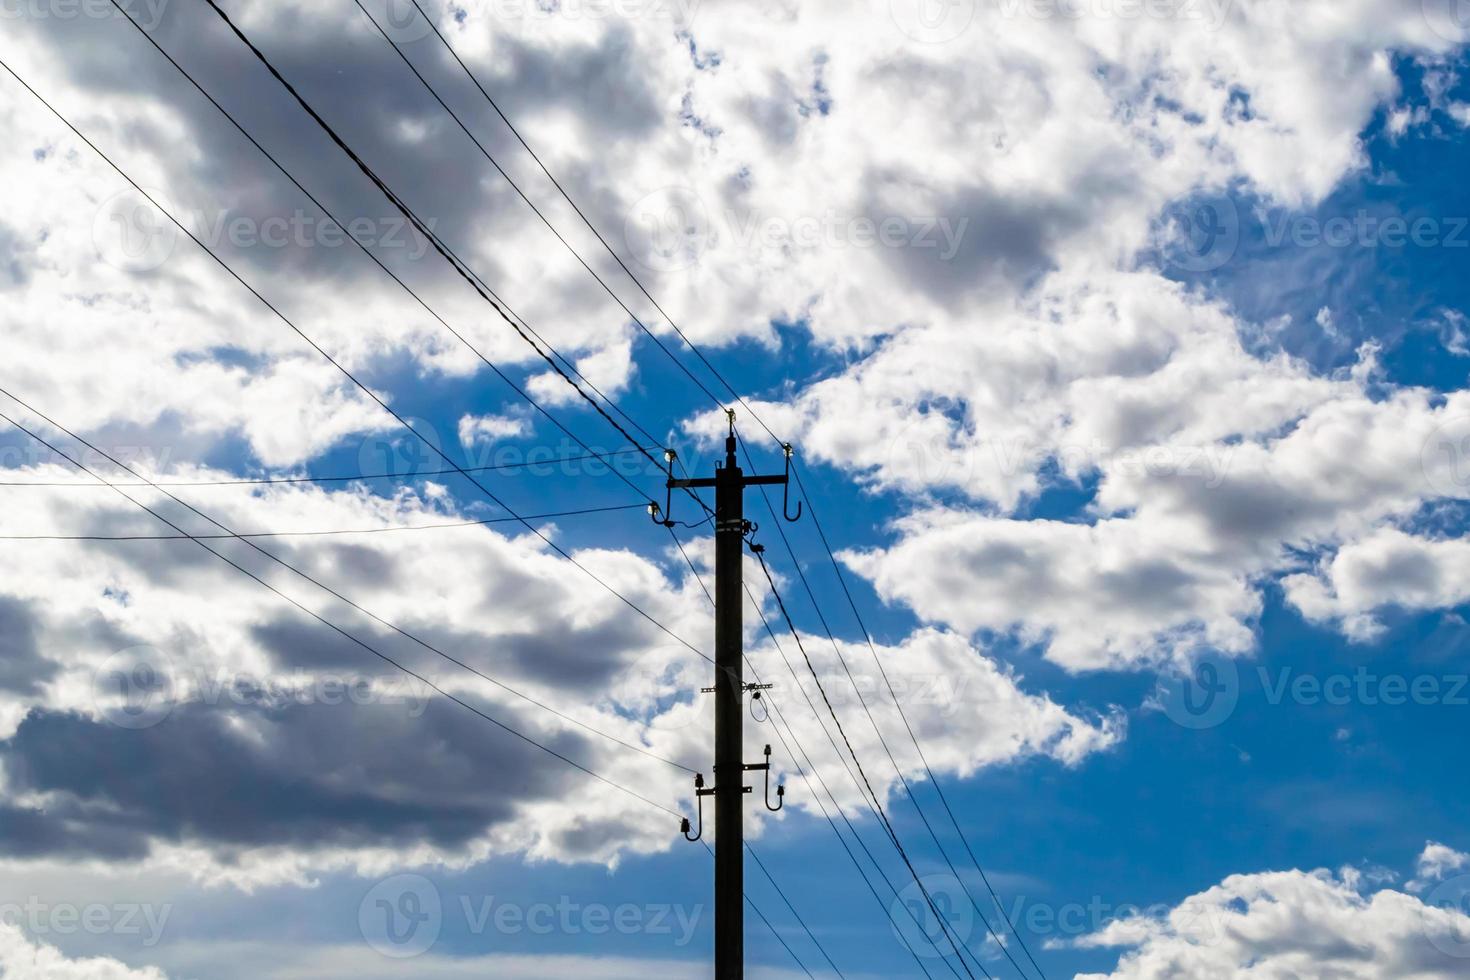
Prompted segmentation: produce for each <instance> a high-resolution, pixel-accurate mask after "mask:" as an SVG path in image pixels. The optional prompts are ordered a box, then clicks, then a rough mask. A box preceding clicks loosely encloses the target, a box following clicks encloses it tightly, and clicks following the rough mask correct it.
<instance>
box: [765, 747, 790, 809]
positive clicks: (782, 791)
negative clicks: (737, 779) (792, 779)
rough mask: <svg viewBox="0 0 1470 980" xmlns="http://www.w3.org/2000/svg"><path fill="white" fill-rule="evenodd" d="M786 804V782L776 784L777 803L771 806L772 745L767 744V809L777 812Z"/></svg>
mask: <svg viewBox="0 0 1470 980" xmlns="http://www.w3.org/2000/svg"><path fill="white" fill-rule="evenodd" d="M785 805H786V784H785V783H777V784H776V805H775V806H771V747H770V746H769V745H767V746H766V809H767V810H770V811H771V812H772V813H775V812H776V811H777V810H779V809H781V808H782V807H783V806H785Z"/></svg>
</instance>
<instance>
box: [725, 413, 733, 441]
mask: <svg viewBox="0 0 1470 980" xmlns="http://www.w3.org/2000/svg"><path fill="white" fill-rule="evenodd" d="M725 416H726V417H727V418H728V419H729V420H730V435H732V436H733V435H734V434H735V409H733V408H727V409H725Z"/></svg>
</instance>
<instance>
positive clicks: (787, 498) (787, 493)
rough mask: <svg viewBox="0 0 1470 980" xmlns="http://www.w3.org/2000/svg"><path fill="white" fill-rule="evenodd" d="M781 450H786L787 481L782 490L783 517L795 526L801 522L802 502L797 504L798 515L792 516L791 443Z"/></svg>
mask: <svg viewBox="0 0 1470 980" xmlns="http://www.w3.org/2000/svg"><path fill="white" fill-rule="evenodd" d="M781 448H782V449H784V450H786V481H785V485H784V486H783V488H782V492H783V494H784V496H783V497H782V499H781V516H783V517H785V518H786V519H787V520H788V521H790V522H791V523H793V524H795V523H796V522H797V521H799V520H801V501H800V500H798V501H797V502H796V513H795V514H792V513H791V454H792V452H793V450H792V448H791V443H789V442H788V443H786V444H785V445H783V446H782V447H781Z"/></svg>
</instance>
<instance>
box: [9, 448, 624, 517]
mask: <svg viewBox="0 0 1470 980" xmlns="http://www.w3.org/2000/svg"><path fill="white" fill-rule="evenodd" d="M643 448H644V447H638V448H634V449H617V450H614V451H612V452H607V453H590V452H589V453H583V454H580V455H576V456H554V457H552V458H550V459H541V460H533V459H526V460H522V461H520V462H516V463H491V464H487V465H484V466H466V467H465V468H464V471H465V472H466V473H486V472H490V471H492V470H498V471H504V470H518V469H529V468H531V467H533V466H565V465H567V464H568V463H581V462H585V461H588V460H606V459H612V458H614V457H617V456H629V455H632V454H634V453H638V452H642V450H643ZM532 451H533V452H534V450H532ZM0 472H3V471H0ZM458 472H459V471H458V470H454V469H447V468H441V469H431V470H409V471H405V472H387V473H348V474H342V475H338V476H265V477H256V478H253V479H239V480H154V481H153V482H151V483H149V482H145V481H142V480H135V481H133V482H130V483H119V484H118V486H121V487H258V486H269V485H274V484H294V483H354V482H356V481H358V480H419V479H422V478H424V477H427V476H445V475H447V474H450V473H458ZM100 485H101V484H97V483H84V482H82V481H80V480H73V481H70V482H64V481H58V480H0V487H97V486H100ZM638 506H640V507H641V506H644V505H643V504H639V505H638Z"/></svg>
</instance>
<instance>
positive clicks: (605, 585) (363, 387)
mask: <svg viewBox="0 0 1470 980" xmlns="http://www.w3.org/2000/svg"><path fill="white" fill-rule="evenodd" d="M206 2H208V0H206ZM0 67H3V68H4V69H5V70H6V71H7V72H8V73H9V74H10V76H11V77H12V78H14V79H15V80H16V81H18V82H20V84H21V85H22V86H24V87H25V89H26V91H28V92H30V93H31V95H32V96H34V97H35V98H36V99H37V101H39V102H40V103H41V104H42V105H44V106H45V107H46V108H47V109H48V110H50V112H51V114H52V115H54V116H55V117H56V118H57V119H59V120H60V121H61V122H62V123H63V124H64V125H65V126H66V127H67V128H68V129H70V130H71V131H72V133H73V134H75V135H76V136H77V138H78V139H80V140H82V142H84V143H86V144H87V146H89V147H90V148H91V149H92V150H93V152H95V153H97V155H98V156H100V157H102V159H103V160H105V161H106V162H107V164H108V166H110V167H112V169H113V170H115V171H116V172H117V173H118V174H119V175H120V176H121V177H122V178H123V179H124V180H126V181H127V182H128V183H129V184H131V185H132V187H133V189H134V190H136V191H137V192H138V193H139V194H140V195H142V197H143V198H144V199H146V200H147V201H148V203H149V204H151V205H153V207H154V208H156V209H157V210H158V211H159V212H160V213H161V214H163V215H164V216H166V217H167V218H168V219H169V220H170V221H171V222H173V224H174V225H175V226H176V227H177V228H178V229H179V230H180V231H182V232H184V234H186V235H188V236H189V238H190V239H191V240H192V241H193V242H194V243H195V244H196V245H198V246H199V248H200V249H202V250H203V251H204V252H205V253H206V254H207V255H209V257H210V258H212V259H213V260H214V261H215V262H216V263H217V264H218V265H219V266H220V267H221V268H222V269H224V270H225V271H226V272H227V273H229V275H230V276H231V277H232V278H233V279H234V280H235V281H236V282H238V283H240V285H242V286H244V287H245V288H246V289H247V290H249V292H250V294H251V295H252V296H254V297H255V298H256V299H257V300H259V301H260V302H261V304H262V305H264V306H265V307H266V309H268V310H270V311H271V312H272V313H274V314H275V315H276V317H277V318H279V319H280V320H281V322H282V323H284V324H286V326H287V327H289V328H290V329H291V330H292V332H294V333H295V334H296V335H297V336H299V337H300V338H301V339H302V340H304V341H306V343H307V344H308V345H310V346H311V348H312V349H313V350H315V351H316V352H317V353H318V354H320V355H321V356H322V357H323V358H324V359H325V360H326V361H327V363H328V364H330V365H332V367H334V368H336V369H337V371H338V372H340V373H341V374H342V375H343V376H344V377H346V378H347V379H348V380H349V381H351V382H352V383H353V385H355V386H356V387H357V388H358V389H359V390H360V391H362V392H363V393H364V394H365V395H367V396H368V397H369V398H371V399H372V400H373V401H374V402H376V403H377V405H378V406H379V407H380V408H382V409H383V411H385V412H387V413H388V414H389V415H391V416H392V417H393V418H394V419H395V420H396V421H397V422H398V424H399V425H400V426H402V427H403V428H404V429H405V430H407V431H408V432H409V433H410V434H412V435H413V436H414V437H416V438H417V439H418V440H419V441H421V442H422V443H423V444H424V445H425V446H427V447H428V448H429V449H430V450H432V451H433V452H434V453H435V454H437V455H438V456H439V457H440V458H441V459H443V460H444V462H446V463H448V464H449V465H450V466H451V467H453V468H454V470H455V472H457V473H459V474H460V475H462V476H463V477H464V478H465V479H466V480H468V481H469V482H470V483H472V484H473V485H474V486H475V487H477V488H478V489H479V490H480V492H482V493H483V494H484V495H485V496H486V497H487V498H489V500H490V501H491V502H492V503H494V504H496V505H497V506H499V507H500V508H501V509H502V510H504V511H506V513H508V514H510V515H511V516H512V517H513V518H515V519H516V520H518V521H520V523H521V524H522V525H524V526H525V527H526V528H527V529H528V530H530V531H531V533H532V534H534V535H536V536H537V537H538V538H540V539H541V540H542V541H543V542H544V543H545V544H546V545H547V546H548V547H549V548H551V549H552V550H553V551H555V552H556V553H557V554H559V555H561V556H562V557H563V558H565V559H566V560H567V561H568V562H570V563H571V564H572V565H573V566H575V567H576V568H578V569H580V570H581V571H582V572H583V573H584V574H585V575H587V576H588V577H589V578H591V579H592V580H593V581H594V582H596V583H597V584H598V585H600V586H601V587H602V588H604V589H606V590H607V591H608V592H609V593H611V594H612V595H613V596H615V597H616V598H617V599H618V600H619V601H621V602H622V603H623V604H624V605H626V606H628V607H629V608H630V609H632V610H633V611H634V612H635V613H637V614H638V615H639V616H640V617H641V618H643V619H644V620H646V621H647V622H649V623H650V624H652V625H653V626H654V627H656V628H657V629H658V630H660V631H661V632H663V633H665V634H667V635H668V636H669V637H670V638H671V639H673V640H674V641H676V642H677V643H679V644H681V645H682V646H684V647H685V648H687V649H688V650H690V651H692V652H693V653H695V654H698V655H699V656H701V657H705V658H706V659H708V655H707V654H705V653H704V652H703V651H701V650H700V649H699V648H698V647H696V646H694V645H693V644H692V643H690V642H689V641H688V640H685V639H684V638H683V637H681V636H679V635H678V634H676V633H674V632H673V631H672V630H670V629H669V628H668V627H667V626H665V625H663V624H662V623H660V622H659V621H658V620H656V619H654V618H653V617H652V616H650V615H649V614H648V613H647V612H646V611H645V610H644V609H643V608H642V607H641V606H639V605H638V604H637V603H635V602H633V601H632V600H631V599H629V598H628V597H627V596H625V595H623V594H622V593H621V592H619V591H618V590H616V589H614V588H613V587H612V586H611V585H609V584H608V583H607V582H606V581H604V580H603V579H602V578H601V577H600V576H599V575H597V574H596V573H595V572H593V571H592V570H591V569H590V568H588V567H587V566H585V565H583V564H582V563H581V562H579V561H577V559H576V558H574V557H573V556H572V555H571V554H569V553H568V552H567V551H566V549H564V548H562V547H561V546H560V545H558V544H557V543H556V542H555V541H553V540H551V539H550V538H549V537H547V536H546V535H545V534H543V533H542V532H541V531H540V530H539V529H537V528H536V527H535V526H534V525H532V524H529V523H526V522H525V521H524V520H523V519H521V517H520V515H519V514H517V513H516V512H515V511H514V510H513V509H512V508H511V507H510V506H509V505H508V504H506V503H505V502H504V501H502V500H501V499H500V498H499V497H498V496H496V495H495V494H494V493H493V492H492V491H491V490H490V488H488V487H486V486H485V485H484V484H483V483H481V482H480V481H479V480H477V479H475V477H474V476H472V475H470V474H469V473H467V472H465V470H464V469H463V467H460V466H459V465H458V464H457V463H455V461H454V460H453V459H451V458H450V457H449V456H448V455H447V454H446V453H445V452H444V451H443V450H442V449H440V448H439V447H438V446H436V445H434V443H433V442H432V441H430V440H429V439H427V438H426V437H425V436H424V435H423V434H422V433H420V432H419V431H418V430H416V429H415V428H414V427H413V426H412V425H410V424H409V422H408V420H407V419H405V418H404V417H403V416H402V415H400V414H398V412H396V411H395V410H394V409H392V408H391V407H389V405H388V403H387V402H385V401H383V399H382V398H381V397H379V395H378V394H377V392H375V391H373V390H372V389H371V388H369V387H368V386H367V385H366V384H364V383H363V382H362V381H360V380H359V379H358V378H357V376H356V375H354V374H353V373H352V372H350V371H348V370H347V368H345V367H343V366H342V364H341V363H340V362H339V361H337V359H336V358H334V357H332V355H331V354H329V353H328V352H327V351H326V350H325V349H324V348H322V347H321V345H319V344H318V343H317V342H316V341H315V340H313V339H312V338H311V337H310V336H309V335H308V334H307V333H306V332H305V331H303V330H302V329H301V328H300V327H298V326H296V324H295V323H293V322H292V321H291V320H290V319H289V318H288V317H287V316H286V315H285V314H284V313H282V312H281V311H280V310H279V309H278V308H277V307H276V306H275V305H274V304H272V303H271V302H270V300H268V299H266V298H265V296H264V295H262V294H261V293H260V292H259V291H258V290H257V289H256V288H255V287H254V286H252V285H250V283H248V282H246V281H245V279H244V278H243V277H241V276H240V274H239V273H237V272H235V270H234V269H233V268H231V267H230V265H229V263H227V262H225V261H224V259H222V258H220V257H219V256H218V255H217V254H216V253H215V252H214V251H213V250H211V249H210V248H209V247H208V246H207V245H205V244H204V242H203V241H201V240H200V239H199V238H198V236H196V235H195V234H194V233H193V232H191V231H190V230H189V229H188V228H186V227H184V225H183V224H182V223H181V222H180V221H179V220H178V219H177V218H176V217H174V216H173V214H172V213H171V212H169V211H167V210H166V209H164V208H163V207H162V206H161V205H160V204H159V203H158V202H157V201H156V200H154V198H153V197H152V195H150V194H149V193H148V192H147V191H145V190H144V189H143V188H142V187H141V186H140V185H139V184H138V183H137V182H136V181H134V180H133V179H132V178H131V177H129V176H128V174H127V173H126V172H125V171H124V170H123V169H122V168H121V167H119V166H118V165H117V164H115V163H113V161H112V159H111V158H110V157H108V156H107V154H105V153H103V152H102V151H101V149H99V148H98V147H97V145H96V144H94V143H93V142H92V141H91V140H89V139H88V138H87V137H86V136H84V135H83V134H82V132H81V130H79V129H77V128H76V127H75V126H74V125H72V123H71V122H70V120H68V119H67V118H66V117H65V116H63V115H62V114H61V113H60V112H59V111H58V110H57V109H55V108H54V107H53V106H52V105H51V103H49V102H47V101H46V100H45V99H44V98H42V97H41V95H40V94H39V93H38V92H36V90H35V89H33V88H31V86H30V85H29V84H28V83H27V82H26V81H25V80H24V79H23V78H21V77H20V76H19V75H18V74H16V72H15V70H14V69H12V68H11V67H10V66H9V65H8V64H6V63H5V62H4V61H3V60H0ZM134 476H136V474H134Z"/></svg>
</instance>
